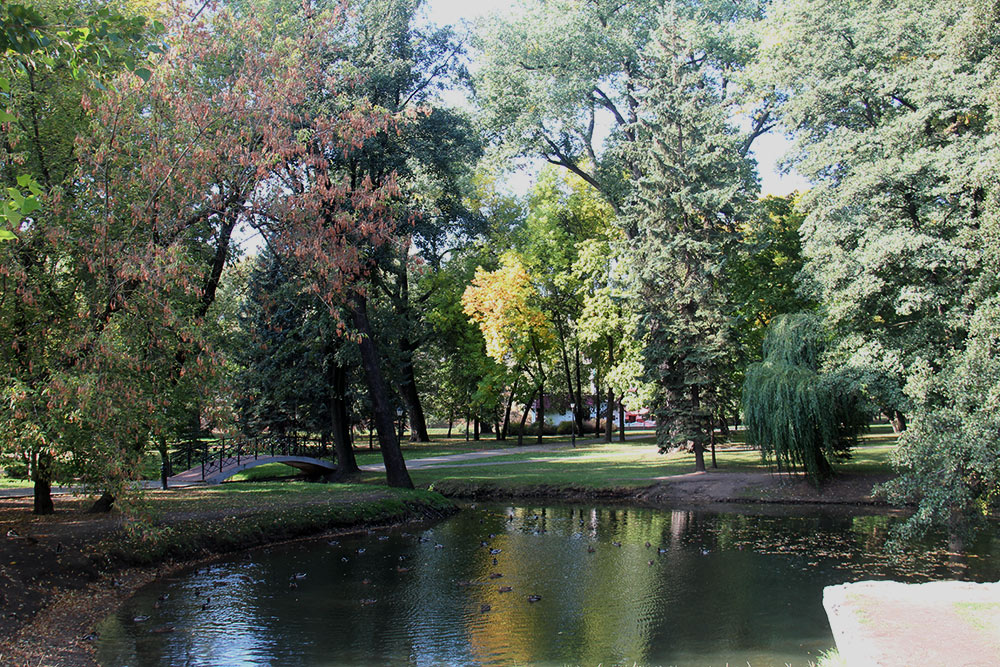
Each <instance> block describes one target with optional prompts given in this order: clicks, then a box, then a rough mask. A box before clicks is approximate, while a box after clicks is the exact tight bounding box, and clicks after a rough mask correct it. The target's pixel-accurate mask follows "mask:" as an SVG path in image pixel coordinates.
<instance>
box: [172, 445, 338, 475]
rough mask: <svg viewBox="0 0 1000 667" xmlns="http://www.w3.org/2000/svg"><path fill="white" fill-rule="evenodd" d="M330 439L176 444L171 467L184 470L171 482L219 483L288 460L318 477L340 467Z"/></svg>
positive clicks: (289, 462) (285, 462)
mask: <svg viewBox="0 0 1000 667" xmlns="http://www.w3.org/2000/svg"><path fill="white" fill-rule="evenodd" d="M332 459H333V451H332V449H331V448H330V447H328V446H327V445H326V443H322V442H317V441H314V440H308V439H303V438H292V437H284V438H282V437H270V438H265V437H257V438H247V437H237V438H218V439H215V440H198V441H190V442H185V443H179V444H178V445H175V447H174V451H173V454H172V455H171V457H170V461H171V467H172V468H174V469H176V468H182V469H185V470H184V472H181V473H178V474H176V475H171V476H170V477H168V478H167V483H168V485H178V484H185V485H188V484H197V483H204V484H219V483H221V482H223V481H224V480H226V479H229V478H230V477H232V476H233V475H235V474H236V473H238V472H242V471H244V470H248V469H250V468H255V467H257V466H262V465H266V464H268V463H284V464H285V465H288V466H292V467H293V468H298V469H299V470H301V471H303V472H305V473H307V474H309V475H313V476H316V477H320V476H327V475H331V474H333V473H335V472H336V471H337V464H336V463H334V462H333V460H332Z"/></svg>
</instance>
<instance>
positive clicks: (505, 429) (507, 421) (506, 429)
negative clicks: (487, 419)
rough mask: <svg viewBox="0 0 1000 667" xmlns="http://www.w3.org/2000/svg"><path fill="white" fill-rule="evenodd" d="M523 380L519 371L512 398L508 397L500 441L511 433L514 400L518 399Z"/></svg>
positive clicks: (511, 392)
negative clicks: (511, 413) (518, 391)
mask: <svg viewBox="0 0 1000 667" xmlns="http://www.w3.org/2000/svg"><path fill="white" fill-rule="evenodd" d="M520 380H521V369H520V368H518V369H517V375H516V376H515V377H514V386H512V387H511V388H510V396H508V397H507V407H506V409H504V412H503V427H502V428H501V429H500V439H501V440H506V439H507V435H508V433H509V432H510V411H511V408H513V407H514V399H515V398H516V397H517V384H518V382H520Z"/></svg>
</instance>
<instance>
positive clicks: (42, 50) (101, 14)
mask: <svg viewBox="0 0 1000 667" xmlns="http://www.w3.org/2000/svg"><path fill="white" fill-rule="evenodd" d="M163 32H164V27H163V25H162V24H160V23H159V22H157V21H152V22H150V21H149V20H148V19H147V18H146V17H143V16H134V15H133V16H129V15H126V14H124V13H121V12H119V11H117V10H114V9H112V8H111V7H110V6H109V5H100V4H99V5H98V6H97V7H96V8H94V9H93V11H88V12H81V11H80V10H79V8H76V7H73V6H69V7H65V6H62V5H61V4H60V3H52V2H40V3H37V4H36V5H34V6H30V5H24V4H20V3H4V4H2V5H0V54H2V56H3V62H2V65H0V124H3V125H5V127H7V128H9V129H10V130H14V131H6V138H7V141H6V145H5V146H4V149H3V151H0V156H2V157H3V158H7V157H8V156H7V155H6V154H7V153H8V152H10V151H11V150H12V149H15V150H16V147H17V146H18V143H19V142H20V141H21V140H25V139H26V138H25V136H24V135H25V131H24V128H25V122H27V123H31V122H32V121H33V122H34V124H33V125H32V126H31V127H32V128H33V130H34V131H35V132H37V128H38V118H37V114H38V106H39V105H38V100H37V99H34V100H33V99H32V98H33V97H34V96H35V95H42V94H43V91H44V97H46V98H48V99H46V100H45V101H46V102H47V103H49V104H51V103H52V102H53V100H52V99H51V97H52V96H53V90H52V89H51V88H49V87H48V86H38V85H37V84H36V78H38V77H40V76H42V77H44V78H48V76H49V75H51V74H53V73H54V72H56V71H57V70H67V71H68V73H69V75H70V76H71V77H72V79H80V80H84V81H85V82H87V83H89V84H92V85H93V87H94V88H97V89H102V90H103V89H106V88H105V83H106V81H107V77H108V76H109V75H111V74H113V73H114V72H115V71H117V70H119V69H122V68H125V69H128V70H130V71H132V72H133V73H135V74H136V75H137V76H139V77H141V78H142V79H143V80H146V81H148V80H149V78H150V76H151V75H152V73H151V72H150V70H149V69H148V68H147V67H146V66H145V64H146V61H147V58H148V56H149V55H150V54H153V53H161V52H163V50H164V49H163V45H162V43H161V42H160V41H159V39H160V35H162V33H163ZM56 78H58V76H57V77H56ZM25 82H27V83H28V85H27V86H25ZM26 88H27V90H26ZM61 92H62V91H59V90H58V88H57V89H56V91H55V95H59V94H60V93H61ZM26 98H27V100H28V104H29V105H33V108H32V109H31V111H32V117H30V118H24V117H23V114H22V112H21V108H23V106H24V105H25V99H26ZM11 110H13V113H12V112H11ZM64 120H68V119H64ZM37 139H38V137H37V136H35V140H36V141H37ZM36 150H37V147H36ZM10 157H11V158H13V162H14V163H15V164H17V165H18V167H21V165H22V164H23V157H21V156H19V155H18V153H17V152H15V153H14V154H13V155H11V156H10ZM5 162H7V160H6V159H3V160H2V161H0V164H2V163H5ZM30 166H32V167H34V166H37V165H36V164H31V165H30ZM44 169H45V167H44V163H43V171H44ZM5 176H6V177H7V178H10V177H11V176H13V174H5ZM38 177H44V178H43V180H45V181H47V182H46V183H44V184H42V183H39V182H38V181H37V180H36V178H38ZM6 185H7V188H6V193H5V194H4V195H3V196H2V197H0V222H6V223H7V225H8V226H9V227H11V229H13V230H16V229H18V228H19V227H20V225H21V221H22V220H24V219H25V218H26V217H28V218H30V216H31V215H32V214H33V213H34V212H36V211H38V210H39V209H40V208H41V207H42V198H43V193H44V188H43V185H44V187H45V188H51V187H52V186H53V185H55V183H53V182H51V180H50V179H49V178H48V174H45V173H42V174H39V173H36V174H34V175H33V174H31V173H19V174H16V185H15V184H14V183H13V182H10V183H7V184H6ZM11 229H2V228H0V241H10V240H14V239H15V238H17V236H16V234H15V233H14V232H13V231H11Z"/></svg>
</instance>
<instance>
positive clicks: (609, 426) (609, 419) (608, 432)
mask: <svg viewBox="0 0 1000 667" xmlns="http://www.w3.org/2000/svg"><path fill="white" fill-rule="evenodd" d="M607 409H608V414H607V416H606V417H605V418H604V421H605V424H604V441H605V442H611V440H612V439H613V437H614V430H613V429H614V427H615V390H614V389H611V388H610V387H609V388H608V408H607ZM619 426H620V427H621V428H625V422H624V419H622V420H621V423H620V424H619Z"/></svg>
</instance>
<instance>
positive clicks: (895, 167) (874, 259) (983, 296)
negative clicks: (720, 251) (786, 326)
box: [757, 0, 1000, 535]
mask: <svg viewBox="0 0 1000 667" xmlns="http://www.w3.org/2000/svg"><path fill="white" fill-rule="evenodd" d="M998 16H1000V13H998V7H997V4H996V3H995V2H991V1H982V2H980V1H977V2H960V1H947V2H934V1H932V0H907V1H906V2H888V1H882V2H874V3H860V2H836V1H826V0H822V1H820V2H815V1H805V0H785V1H783V2H778V3H775V5H774V6H773V7H772V10H771V11H770V12H769V18H768V20H767V22H766V23H765V25H764V26H763V32H762V34H763V35H765V38H764V44H763V48H762V52H761V57H760V58H759V61H758V66H757V67H758V77H759V81H760V82H762V83H766V84H767V85H772V86H775V87H776V88H777V89H778V90H780V91H782V99H781V105H780V108H779V111H780V112H781V114H782V119H783V122H784V125H785V128H786V129H787V130H788V131H789V132H791V133H793V134H794V136H795V137H796V150H795V152H794V154H793V160H794V163H795V165H796V169H797V170H798V171H799V172H800V173H802V174H803V175H805V176H806V177H807V178H809V179H810V180H811V181H812V182H813V183H814V187H813V188H812V189H811V190H810V191H809V192H808V193H807V194H806V195H805V196H804V197H803V201H802V205H803V210H804V211H805V212H806V213H807V217H806V219H805V221H804V222H803V224H802V227H801V229H802V235H803V250H804V254H805V256H806V265H805V270H804V272H803V273H804V275H805V276H806V287H807V290H808V294H807V296H809V297H811V298H813V299H815V300H817V301H819V302H821V303H822V306H823V309H824V311H825V312H826V313H827V314H828V320H829V324H830V326H831V329H832V331H833V333H834V340H833V344H832V346H831V348H830V350H829V351H828V356H827V359H828V363H829V364H830V365H831V366H832V367H833V368H834V369H835V372H836V373H837V374H839V376H840V377H841V378H842V379H843V380H844V381H847V382H849V383H850V384H851V386H852V387H853V390H854V391H855V392H857V393H858V394H859V395H863V396H864V397H865V398H866V399H867V400H870V401H872V402H874V403H875V404H876V405H877V406H878V407H879V408H880V409H881V410H882V411H884V412H887V413H893V412H894V411H899V412H902V413H908V414H907V416H908V417H909V418H910V419H909V421H910V429H908V430H907V431H906V432H905V434H904V436H903V437H902V438H901V441H900V450H899V456H898V464H899V469H900V472H901V477H900V478H899V479H898V480H897V481H896V482H894V483H893V484H891V485H890V486H889V487H888V488H889V490H890V492H891V494H892V496H893V497H894V498H896V499H899V500H907V501H909V502H915V503H918V510H917V512H916V514H915V515H914V517H913V518H912V519H911V520H910V522H909V523H908V524H907V526H908V528H907V530H908V531H911V532H918V531H920V530H924V529H926V528H927V527H929V526H931V525H934V524H937V525H942V526H944V527H946V528H947V529H948V530H950V531H951V532H953V533H954V534H956V535H958V534H961V533H964V532H966V530H967V529H968V528H970V527H971V526H973V525H975V524H977V523H979V521H980V520H981V518H982V517H983V515H984V514H985V513H989V512H991V511H994V510H995V508H996V504H995V496H996V488H997V479H998V478H997V473H996V468H995V463H994V462H995V460H996V444H995V433H996V430H995V427H996V424H997V417H996V414H997V412H996V410H997V407H996V406H995V405H994V404H993V403H991V400H990V399H989V396H991V392H992V391H993V388H994V387H995V369H993V368H992V362H991V357H992V356H993V355H995V350H996V347H995V344H994V342H993V341H994V340H995V333H994V328H995V324H993V323H994V322H995V321H996V320H995V317H996V313H995V307H994V305H993V304H994V303H995V299H996V294H997V283H996V278H995V277H996V275H997V268H998V264H997V259H996V257H997V256H996V254H995V253H994V251H993V249H994V248H995V247H996V240H997V238H998V237H997V235H996V233H995V229H996V204H997V201H998V199H997V197H998V194H997V193H998V186H1000V181H998V174H1000V150H998V145H997V140H996V137H997V130H998V129H1000V126H998V120H997V119H998V117H1000V104H998V99H1000V97H998V94H997V93H998V85H997V80H998V62H1000V60H998V58H997V55H998V50H997V44H998V43H1000V42H998V39H997V35H998V27H997V26H998V24H997V18H998ZM779 35H780V38H779V37H778V36H779Z"/></svg>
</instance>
